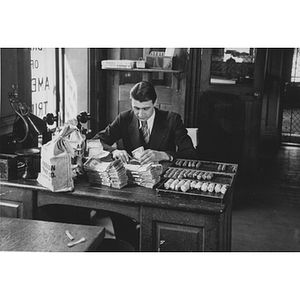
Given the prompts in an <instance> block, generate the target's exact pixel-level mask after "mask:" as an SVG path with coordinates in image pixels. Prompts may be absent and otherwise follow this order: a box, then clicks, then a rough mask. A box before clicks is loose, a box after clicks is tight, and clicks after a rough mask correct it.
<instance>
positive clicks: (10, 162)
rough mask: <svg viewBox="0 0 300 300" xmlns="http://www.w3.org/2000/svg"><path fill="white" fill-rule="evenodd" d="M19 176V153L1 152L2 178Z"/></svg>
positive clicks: (9, 178)
mask: <svg viewBox="0 0 300 300" xmlns="http://www.w3.org/2000/svg"><path fill="white" fill-rule="evenodd" d="M17 177H18V170H17V155H14V154H4V153H0V180H12V179H17Z"/></svg>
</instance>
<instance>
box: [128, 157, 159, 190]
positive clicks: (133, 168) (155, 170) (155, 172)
mask: <svg viewBox="0 0 300 300" xmlns="http://www.w3.org/2000/svg"><path fill="white" fill-rule="evenodd" d="M124 167H125V169H126V171H127V177H128V183H132V184H137V185H140V186H143V187H146V188H150V189H152V188H153V187H154V186H155V185H156V184H157V183H158V182H159V181H160V179H161V177H160V175H161V174H162V165H161V164H153V163H150V164H146V165H132V164H124Z"/></svg>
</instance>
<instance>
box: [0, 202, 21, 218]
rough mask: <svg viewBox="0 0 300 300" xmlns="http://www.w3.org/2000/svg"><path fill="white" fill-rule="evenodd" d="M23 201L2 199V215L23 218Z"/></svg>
mask: <svg viewBox="0 0 300 300" xmlns="http://www.w3.org/2000/svg"><path fill="white" fill-rule="evenodd" d="M22 216H23V203H21V202H15V201H0V217H5V218H22Z"/></svg>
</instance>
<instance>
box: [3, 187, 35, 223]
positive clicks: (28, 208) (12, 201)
mask: <svg viewBox="0 0 300 300" xmlns="http://www.w3.org/2000/svg"><path fill="white" fill-rule="evenodd" d="M33 200H34V191H33V190H30V189H24V188H22V187H20V188H19V187H12V186H6V185H1V186H0V209H1V212H0V215H1V216H2V217H5V216H7V217H12V216H13V217H14V218H23V219H32V215H33Z"/></svg>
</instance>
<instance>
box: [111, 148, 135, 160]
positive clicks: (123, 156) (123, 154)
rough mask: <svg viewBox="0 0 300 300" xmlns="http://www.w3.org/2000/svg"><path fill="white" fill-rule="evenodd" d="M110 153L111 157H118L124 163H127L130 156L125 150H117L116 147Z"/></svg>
mask: <svg viewBox="0 0 300 300" xmlns="http://www.w3.org/2000/svg"><path fill="white" fill-rule="evenodd" d="M111 154H112V157H113V159H119V160H121V162H122V163H124V164H126V163H128V161H129V159H130V156H129V154H128V153H127V152H126V150H118V149H116V150H114V151H113V152H112V153H111Z"/></svg>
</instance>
